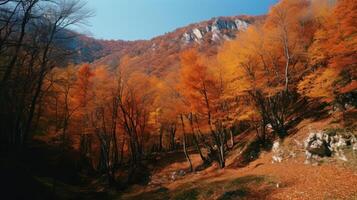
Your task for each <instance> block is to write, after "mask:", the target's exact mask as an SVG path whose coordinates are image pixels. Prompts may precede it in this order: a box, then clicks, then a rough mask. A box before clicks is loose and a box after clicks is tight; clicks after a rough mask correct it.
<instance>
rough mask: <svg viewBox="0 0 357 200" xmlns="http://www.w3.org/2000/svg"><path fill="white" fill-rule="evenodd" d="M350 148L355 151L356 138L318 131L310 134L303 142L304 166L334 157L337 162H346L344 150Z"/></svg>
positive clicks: (356, 149) (356, 145) (349, 135)
mask: <svg viewBox="0 0 357 200" xmlns="http://www.w3.org/2000/svg"><path fill="white" fill-rule="evenodd" d="M347 146H350V147H351V148H352V149H353V151H357V140H356V136H354V135H353V134H352V133H347V134H344V135H342V134H328V133H327V132H323V131H318V132H314V133H310V135H309V136H308V137H307V138H306V139H305V141H304V147H305V155H306V161H305V163H306V164H310V163H313V164H314V163H315V164H316V162H315V161H317V160H318V159H319V158H321V157H329V156H334V157H336V158H337V159H339V160H342V161H348V159H347V158H346V156H345V153H344V149H345V148H347Z"/></svg>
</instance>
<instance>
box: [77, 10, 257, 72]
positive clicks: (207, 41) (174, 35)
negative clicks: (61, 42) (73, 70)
mask: <svg viewBox="0 0 357 200" xmlns="http://www.w3.org/2000/svg"><path fill="white" fill-rule="evenodd" d="M263 19H264V16H256V17H253V16H234V17H217V18H213V19H211V20H208V21H203V22H200V23H195V24H191V25H188V26H186V27H182V28H178V29H176V30H174V31H172V32H169V33H166V34H164V35H161V36H158V37H155V38H153V39H151V40H140V41H103V40H95V39H92V38H89V37H86V36H81V37H78V39H77V40H75V41H73V45H74V46H75V47H76V48H77V53H78V55H77V56H76V57H77V60H76V61H77V63H78V62H92V63H93V65H108V66H109V67H112V68H115V67H117V66H118V64H119V63H120V61H121V59H122V58H123V57H124V56H127V57H128V58H129V62H128V63H127V64H128V65H130V67H137V68H144V69H145V70H146V72H147V73H150V74H155V75H158V76H161V75H164V74H166V73H167V72H168V71H169V70H172V69H173V70H174V69H177V68H178V67H179V55H180V52H181V51H183V50H185V49H187V48H191V47H197V48H198V49H199V50H200V51H201V52H203V53H205V54H207V55H215V54H216V53H217V49H218V47H219V46H220V45H221V44H222V43H223V42H224V41H226V40H230V39H233V38H234V37H236V35H237V34H238V33H239V32H240V31H244V30H245V29H246V28H247V27H248V26H249V25H250V24H253V23H255V22H257V21H259V20H263Z"/></svg>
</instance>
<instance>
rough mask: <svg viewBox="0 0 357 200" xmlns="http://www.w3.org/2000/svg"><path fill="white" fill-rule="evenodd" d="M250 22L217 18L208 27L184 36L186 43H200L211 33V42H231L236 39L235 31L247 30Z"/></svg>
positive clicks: (186, 33) (194, 30)
mask: <svg viewBox="0 0 357 200" xmlns="http://www.w3.org/2000/svg"><path fill="white" fill-rule="evenodd" d="M248 25H249V22H248V21H244V20H241V19H239V18H237V19H227V18H216V19H214V20H213V21H212V22H211V23H209V24H207V25H206V26H201V27H196V28H193V29H192V30H189V31H187V32H185V33H184V34H183V35H182V41H183V42H184V43H190V42H197V43H200V42H201V41H202V40H203V39H204V38H205V36H206V35H208V34H209V33H211V34H210V35H211V36H210V38H208V39H210V40H212V41H214V42H218V41H221V40H229V39H232V38H234V36H235V34H234V33H233V32H235V31H243V30H245V29H247V27H248Z"/></svg>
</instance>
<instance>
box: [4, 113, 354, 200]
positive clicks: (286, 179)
mask: <svg viewBox="0 0 357 200" xmlns="http://www.w3.org/2000/svg"><path fill="white" fill-rule="evenodd" d="M351 116H352V121H350V122H348V123H352V124H354V123H355V122H356V121H357V120H356V119H355V118H356V117H357V115H356V112H352V113H350V117H351ZM347 118H348V117H347ZM344 123H346V122H342V121H341V120H340V116H332V117H328V118H325V119H319V120H314V119H308V120H304V121H302V122H300V123H299V124H298V125H297V126H296V127H295V129H296V131H295V132H294V133H293V134H292V135H290V136H289V137H287V138H286V139H284V141H283V142H282V148H283V149H284V151H285V152H286V156H285V159H284V160H283V161H282V162H281V163H272V153H271V152H270V151H263V152H261V154H260V155H259V157H258V158H257V159H256V160H254V161H252V162H250V163H249V164H248V165H247V166H244V167H236V166H235V165H234V163H235V162H236V158H237V156H238V155H240V154H241V153H242V152H243V149H244V147H245V146H246V145H245V144H247V143H249V141H251V139H252V135H254V134H252V133H249V132H246V133H244V134H240V135H238V136H237V137H236V138H235V143H236V145H235V146H234V148H233V150H231V151H230V152H229V154H228V155H227V160H226V164H227V167H226V168H224V169H219V167H218V166H217V164H215V163H214V164H213V165H212V166H210V167H208V168H207V169H205V170H202V171H197V172H192V173H190V172H188V167H189V166H188V163H187V161H186V160H185V157H184V154H183V153H182V152H167V153H161V154H157V155H156V160H155V161H154V162H150V163H149V164H148V166H147V167H148V169H149V171H150V176H149V177H148V182H147V183H144V184H140V185H132V186H130V187H128V188H126V189H125V190H124V191H116V190H114V189H109V190H108V189H103V187H101V185H100V184H97V185H96V184H95V183H93V182H98V179H95V180H93V179H86V177H82V176H81V175H80V174H78V172H77V171H75V169H76V163H75V162H73V161H74V160H77V158H74V157H73V156H75V154H74V153H69V154H63V153H61V152H59V151H60V149H58V147H57V148H55V147H51V146H48V145H46V144H44V143H41V142H38V143H37V142H36V143H34V144H32V145H31V146H30V147H29V149H30V150H29V151H27V152H28V153H27V154H26V155H21V157H17V156H16V155H0V177H1V179H0V183H1V184H0V185H1V190H0V192H1V194H2V197H5V198H4V199H119V200H146V199H148V200H168V199H173V200H195V199H198V200H200V199H204V200H211V199H212V200H216V199H217V200H229V199H281V200H287V199H311V200H315V199H317V200H318V199H322V200H330V199H331V200H332V199H347V200H357V152H355V153H354V152H352V150H346V151H345V154H346V156H347V158H348V161H347V162H344V161H341V160H338V159H335V158H333V157H332V158H324V159H321V160H320V161H319V164H318V165H311V164H304V161H305V155H304V150H303V147H302V146H301V144H299V143H302V142H303V140H304V139H305V138H306V137H307V135H308V134H309V131H310V130H311V129H312V130H322V129H324V128H340V127H341V126H344ZM292 153H293V155H294V156H290V155H291V154H292ZM58 155H62V156H60V157H59V156H58ZM190 156H191V159H192V161H193V165H194V166H196V167H197V166H198V165H200V163H201V161H200V157H199V155H198V154H196V153H194V152H192V151H191V152H190ZM180 171H181V172H183V171H184V172H185V173H184V174H181V175H176V176H175V177H172V176H173V173H176V174H179V173H178V172H180ZM87 178H88V177H87ZM98 186H100V187H98Z"/></svg>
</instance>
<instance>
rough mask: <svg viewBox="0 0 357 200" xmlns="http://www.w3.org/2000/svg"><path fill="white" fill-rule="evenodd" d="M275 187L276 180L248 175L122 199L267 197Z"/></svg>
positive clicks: (161, 199) (198, 182)
mask: <svg viewBox="0 0 357 200" xmlns="http://www.w3.org/2000/svg"><path fill="white" fill-rule="evenodd" d="M275 188H276V181H274V179H273V178H270V177H267V176H255V175H248V176H243V177H239V178H237V179H229V180H223V181H213V182H211V181H210V179H205V180H202V181H197V182H191V183H187V184H184V185H182V186H180V187H179V188H177V189H175V190H173V191H170V190H169V189H167V188H165V187H161V188H157V189H153V190H151V191H146V192H142V193H140V194H134V195H132V196H130V197H128V196H125V197H122V199H131V200H139V199H140V200H142V199H155V200H167V199H170V200H196V199H217V200H231V199H232V200H233V199H267V198H268V197H269V195H270V194H271V192H272V191H273V190H274V189H275Z"/></svg>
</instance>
